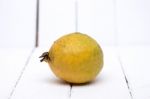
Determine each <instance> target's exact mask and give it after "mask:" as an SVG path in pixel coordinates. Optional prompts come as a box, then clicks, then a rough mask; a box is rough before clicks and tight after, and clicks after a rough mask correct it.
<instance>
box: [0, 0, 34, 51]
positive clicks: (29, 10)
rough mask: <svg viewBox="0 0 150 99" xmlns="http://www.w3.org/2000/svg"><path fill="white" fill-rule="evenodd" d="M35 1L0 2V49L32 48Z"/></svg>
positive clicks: (11, 0)
mask: <svg viewBox="0 0 150 99" xmlns="http://www.w3.org/2000/svg"><path fill="white" fill-rule="evenodd" d="M35 15H36V0H0V47H13V48H14V47H25V48H26V47H33V46H34V43H35V24H36V20H35Z"/></svg>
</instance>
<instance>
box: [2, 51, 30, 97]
mask: <svg viewBox="0 0 150 99" xmlns="http://www.w3.org/2000/svg"><path fill="white" fill-rule="evenodd" d="M30 53H31V49H19V48H11V49H6V48H3V49H2V48H1V49H0V60H1V61H0V93H1V94H0V98H1V99H8V98H9V97H10V96H11V94H12V93H13V91H14V90H15V87H16V84H17V83H18V82H17V81H18V80H19V78H20V74H21V72H22V70H23V68H24V66H25V65H26V62H27V59H28V57H29V55H30Z"/></svg>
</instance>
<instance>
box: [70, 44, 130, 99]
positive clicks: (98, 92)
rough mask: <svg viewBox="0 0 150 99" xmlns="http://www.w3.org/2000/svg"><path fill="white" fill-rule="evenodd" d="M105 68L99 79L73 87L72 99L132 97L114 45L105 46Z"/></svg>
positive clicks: (123, 98) (126, 98)
mask: <svg viewBox="0 0 150 99" xmlns="http://www.w3.org/2000/svg"><path fill="white" fill-rule="evenodd" d="M103 51H104V68H103V70H102V72H101V73H100V74H99V76H98V77H97V79H96V80H95V81H93V82H92V83H90V84H87V85H81V86H80V85H79V86H78V85H75V86H73V87H72V94H71V99H92V98H94V99H100V98H101V99H131V97H130V94H129V90H128V88H127V85H126V81H125V78H124V75H123V72H122V70H121V66H120V63H119V61H118V58H117V54H116V50H115V49H114V48H113V47H103Z"/></svg>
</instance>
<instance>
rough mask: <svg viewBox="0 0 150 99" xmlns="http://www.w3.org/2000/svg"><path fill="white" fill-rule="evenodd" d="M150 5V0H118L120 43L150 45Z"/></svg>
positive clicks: (117, 16) (117, 17)
mask: <svg viewBox="0 0 150 99" xmlns="http://www.w3.org/2000/svg"><path fill="white" fill-rule="evenodd" d="M149 5H150V1H149V0H116V10H117V11H116V13H117V15H116V19H117V32H118V33H117V35H118V37H117V38H118V43H119V45H150V39H149V38H150V28H149V27H150V6H149Z"/></svg>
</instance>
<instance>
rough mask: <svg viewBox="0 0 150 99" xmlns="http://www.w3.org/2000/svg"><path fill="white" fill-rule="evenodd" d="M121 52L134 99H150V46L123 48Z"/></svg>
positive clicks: (120, 49)
mask: <svg viewBox="0 0 150 99" xmlns="http://www.w3.org/2000/svg"><path fill="white" fill-rule="evenodd" d="M119 52H120V59H121V62H122V65H123V68H124V71H125V74H126V76H127V79H128V82H129V87H130V88H131V89H130V90H131V92H132V94H133V99H149V98H150V77H149V75H150V72H149V70H150V67H149V66H150V62H149V56H150V46H124V47H123V46H122V47H120V48H119Z"/></svg>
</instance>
